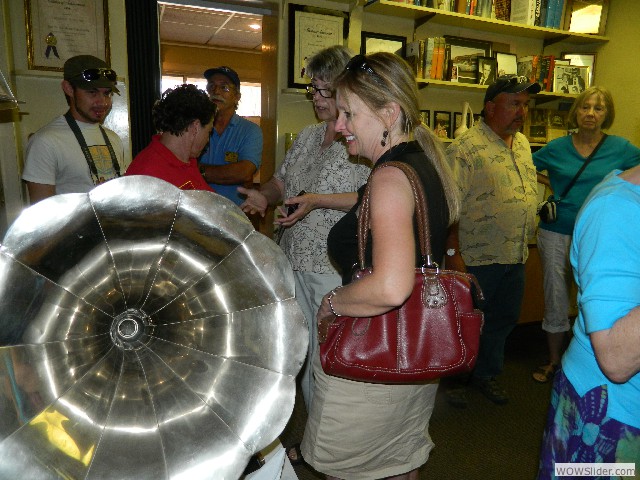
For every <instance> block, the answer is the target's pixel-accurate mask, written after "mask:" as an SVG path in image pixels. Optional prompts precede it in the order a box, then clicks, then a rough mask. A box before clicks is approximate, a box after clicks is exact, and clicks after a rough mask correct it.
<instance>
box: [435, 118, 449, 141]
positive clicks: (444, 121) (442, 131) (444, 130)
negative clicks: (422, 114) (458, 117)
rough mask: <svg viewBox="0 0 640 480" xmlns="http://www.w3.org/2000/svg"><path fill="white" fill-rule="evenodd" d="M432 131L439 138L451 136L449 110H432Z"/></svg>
mask: <svg viewBox="0 0 640 480" xmlns="http://www.w3.org/2000/svg"><path fill="white" fill-rule="evenodd" d="M433 132H434V133H435V134H436V136H437V137H438V138H441V139H451V138H453V135H452V130H451V112H443V111H434V112H433Z"/></svg>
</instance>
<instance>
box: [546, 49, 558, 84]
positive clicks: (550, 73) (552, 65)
mask: <svg viewBox="0 0 640 480" xmlns="http://www.w3.org/2000/svg"><path fill="white" fill-rule="evenodd" d="M554 68H556V57H555V56H554V55H551V61H550V62H549V71H548V72H547V78H546V81H545V90H546V91H547V92H550V91H551V90H553V69H554Z"/></svg>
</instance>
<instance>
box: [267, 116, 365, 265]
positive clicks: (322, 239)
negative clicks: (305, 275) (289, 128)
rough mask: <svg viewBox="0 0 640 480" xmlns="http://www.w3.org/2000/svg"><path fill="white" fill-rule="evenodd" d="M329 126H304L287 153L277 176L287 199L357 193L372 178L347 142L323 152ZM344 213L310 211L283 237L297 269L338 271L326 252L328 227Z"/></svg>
mask: <svg viewBox="0 0 640 480" xmlns="http://www.w3.org/2000/svg"><path fill="white" fill-rule="evenodd" d="M326 128H327V125H326V124H325V123H319V124H316V125H311V126H308V127H306V128H304V129H303V130H302V131H301V132H300V133H299V134H298V135H297V136H296V140H295V141H294V142H293V145H292V146H291V148H290V149H289V151H288V152H287V155H286V156H285V159H284V162H283V163H282V166H281V168H280V170H279V171H278V172H276V173H275V175H274V176H275V177H276V178H277V179H278V180H280V181H282V182H283V183H284V185H285V193H284V196H285V198H289V197H294V196H296V195H298V193H299V192H300V191H301V190H304V191H306V192H309V193H323V194H327V193H346V192H355V191H357V189H358V188H359V187H360V186H362V185H363V184H364V183H365V182H366V181H367V178H368V177H369V173H370V171H371V169H370V168H369V167H368V166H367V165H366V164H365V162H364V161H363V160H360V162H358V159H356V158H350V157H349V154H348V153H347V150H346V147H345V145H344V144H343V143H342V142H340V141H336V142H333V143H332V144H331V146H329V147H328V148H326V149H325V150H323V151H322V153H320V146H321V145H322V142H323V140H324V135H325V132H326ZM344 214H345V212H341V211H339V210H332V209H326V208H317V209H315V210H312V211H311V212H309V213H308V214H307V215H306V216H305V217H304V218H303V219H302V220H300V221H298V222H297V223H296V224H295V225H294V226H293V227H291V228H288V229H287V230H286V231H285V234H284V236H283V237H282V242H281V246H282V249H283V250H284V252H285V254H286V256H287V257H288V258H289V261H290V262H291V265H292V267H293V269H294V270H298V271H304V272H313V273H337V272H336V269H335V268H334V267H333V265H332V264H331V262H330V260H329V256H328V254H327V236H328V235H329V230H331V227H333V225H335V223H336V222H337V221H338V220H340V218H342V216H343V215H344Z"/></svg>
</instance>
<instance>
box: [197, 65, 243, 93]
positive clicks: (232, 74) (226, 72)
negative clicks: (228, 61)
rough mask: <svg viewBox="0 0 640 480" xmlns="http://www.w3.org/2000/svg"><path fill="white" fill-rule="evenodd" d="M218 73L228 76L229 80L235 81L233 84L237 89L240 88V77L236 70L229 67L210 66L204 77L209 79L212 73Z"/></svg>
mask: <svg viewBox="0 0 640 480" xmlns="http://www.w3.org/2000/svg"><path fill="white" fill-rule="evenodd" d="M216 73H219V74H221V75H224V76H225V77H227V78H228V79H229V80H231V81H232V82H233V84H234V85H235V86H236V88H237V89H239V88H240V77H239V76H238V74H237V73H236V71H235V70H233V69H231V68H229V67H216V68H210V69H209V70H206V71H205V72H204V78H206V79H207V80H209V77H210V76H211V75H215V74H216Z"/></svg>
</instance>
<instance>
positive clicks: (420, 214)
mask: <svg viewBox="0 0 640 480" xmlns="http://www.w3.org/2000/svg"><path fill="white" fill-rule="evenodd" d="M385 167H395V168H398V169H400V170H402V172H403V173H404V174H405V175H406V177H407V179H408V180H409V183H410V184H411V190H412V191H413V199H414V204H415V216H416V220H417V222H418V238H419V242H420V253H421V254H422V259H423V261H424V262H425V266H427V267H437V265H436V264H435V263H434V262H433V258H432V253H431V232H430V230H429V214H428V212H427V197H426V195H425V194H424V188H423V187H422V181H421V180H420V177H418V174H417V173H416V171H415V170H414V169H413V167H412V166H411V165H407V164H406V163H402V162H397V161H391V162H385V163H383V164H381V165H379V166H376V168H375V169H374V170H373V172H372V173H371V176H373V174H374V173H375V172H376V171H378V170H379V169H381V168H385ZM370 195H371V177H370V178H369V182H367V186H366V187H365V190H364V195H363V197H362V204H361V206H360V216H359V217H358V260H359V262H360V268H364V267H365V247H366V244H367V232H368V231H369V228H370V202H369V197H370Z"/></svg>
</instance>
